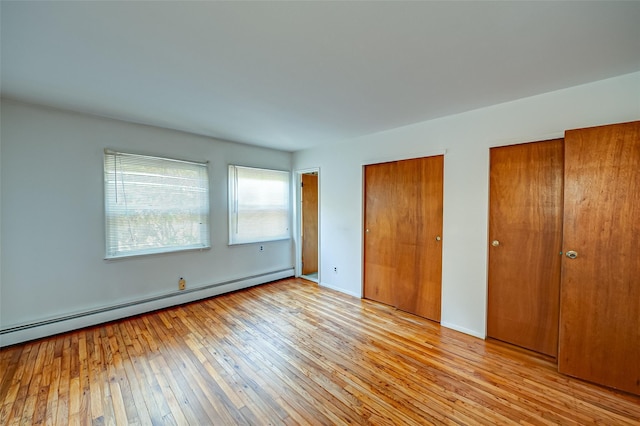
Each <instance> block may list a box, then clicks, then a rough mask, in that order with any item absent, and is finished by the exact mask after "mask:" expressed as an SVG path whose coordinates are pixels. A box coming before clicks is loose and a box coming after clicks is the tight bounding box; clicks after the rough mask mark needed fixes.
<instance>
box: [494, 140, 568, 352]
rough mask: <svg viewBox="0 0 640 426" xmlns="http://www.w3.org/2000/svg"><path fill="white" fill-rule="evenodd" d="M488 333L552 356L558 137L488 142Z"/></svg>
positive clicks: (558, 240) (558, 232)
mask: <svg viewBox="0 0 640 426" xmlns="http://www.w3.org/2000/svg"><path fill="white" fill-rule="evenodd" d="M490 159H491V165H490V176H489V243H490V245H489V284H488V285H489V292H488V309H487V335H488V336H489V337H492V338H495V339H499V340H502V341H505V342H508V343H512V344H515V345H518V346H521V347H524V348H527V349H531V350H534V351H537V352H541V353H543V354H547V355H551V356H553V357H555V356H556V355H557V347H558V313H559V297H560V264H561V260H562V256H561V254H560V251H561V250H562V185H563V140H562V139H556V140H551V141H544V142H535V143H527V144H522V145H512V146H505V147H498V148H492V149H491V151H490Z"/></svg>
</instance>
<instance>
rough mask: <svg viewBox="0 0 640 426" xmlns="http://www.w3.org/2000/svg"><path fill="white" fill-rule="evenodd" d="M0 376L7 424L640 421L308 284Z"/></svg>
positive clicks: (549, 369)
mask: <svg viewBox="0 0 640 426" xmlns="http://www.w3.org/2000/svg"><path fill="white" fill-rule="evenodd" d="M612 368H615V366H612ZM0 369H1V370H0V371H1V374H2V378H1V381H0V424H2V425H15V424H52V425H53V424H55V425H66V424H92V425H112V424H115V425H138V424H139V425H149V424H152V425H171V424H177V425H187V424H190V425H235V424H240V425H268V424H272V425H280V424H296V425H297V424H310V425H343V424H380V425H422V424H462V425H488V424H532V425H555V424H563V425H565V424H566V425H570V424H579V425H584V424H608V425H638V424H640V397H636V396H633V395H629V394H625V393H620V392H616V391H613V390H610V389H605V388H603V387H600V386H596V385H593V384H589V383H585V382H582V381H580V380H576V379H573V378H570V377H567V376H563V375H561V374H559V373H557V372H556V366H555V364H553V363H552V362H551V361H550V360H549V359H546V358H544V357H542V356H538V355H535V354H532V353H529V352H526V351H523V350H519V349H517V348H513V347H510V346H508V345H504V344H500V343H497V342H492V341H482V340H480V339H476V338H473V337H470V336H467V335H464V334H461V333H458V332H455V331H452V330H449V329H446V328H442V327H440V326H439V325H438V324H436V323H433V322H430V321H428V320H424V319H422V318H419V317H416V316H413V315H410V314H406V313H403V312H400V311H396V310H395V309H393V308H390V307H388V306H385V305H381V304H378V303H375V302H369V301H366V300H359V299H357V298H353V297H349V296H346V295H343V294H341V293H338V292H335V291H331V290H327V289H323V288H319V287H318V286H317V285H316V284H314V283H311V282H309V281H304V280H300V279H288V280H283V281H279V282H275V283H270V284H266V285H262V286H258V287H254V288H251V289H247V290H243V291H239V292H236V293H232V294H226V295H222V296H218V297H215V298H211V299H207V300H204V301H200V302H196V303H191V304H188V305H183V306H179V307H175V308H170V309H166V310H162V311H157V312H153V313H150V314H145V315H140V316H136V317H131V318H127V319H124V320H121V321H117V322H113V323H108V324H103V325H100V326H95V327H91V328H87V329H83V330H78V331H74V332H70V333H66V334H62V335H58V336H53V337H51V338H46V339H41V340H37V341H33V342H28V343H25V344H20V345H15V346H11V347H8V348H3V349H2V350H0Z"/></svg>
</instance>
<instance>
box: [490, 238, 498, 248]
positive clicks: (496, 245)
mask: <svg viewBox="0 0 640 426" xmlns="http://www.w3.org/2000/svg"><path fill="white" fill-rule="evenodd" d="M491 245H492V246H494V247H498V246H499V245H500V241H498V240H493V241H492V242H491Z"/></svg>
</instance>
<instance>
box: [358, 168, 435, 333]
mask: <svg viewBox="0 0 640 426" xmlns="http://www.w3.org/2000/svg"><path fill="white" fill-rule="evenodd" d="M443 162H444V159H443V156H436V157H427V158H417V159H412V160H404V161H398V162H391V163H383V164H374V165H369V166H366V167H365V172H364V174H365V237H364V253H365V254H364V297H365V298H367V299H372V300H376V301H378V302H382V303H386V304H388V305H392V306H396V307H397V308H398V309H402V310H405V311H407V312H411V313H414V314H417V315H420V316H423V317H426V318H429V319H431V320H434V321H440V303H441V281H442V245H441V241H440V236H441V235H442V182H443Z"/></svg>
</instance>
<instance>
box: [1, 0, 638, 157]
mask: <svg viewBox="0 0 640 426" xmlns="http://www.w3.org/2000/svg"><path fill="white" fill-rule="evenodd" d="M0 13H1V20H2V21H1V41H2V46H1V47H2V69H1V71H2V74H1V90H2V95H3V96H5V97H8V98H14V99H21V100H25V101H28V102H35V103H40V104H45V105H53V106H59V107H62V108H68V109H72V110H78V111H84V112H88V113H92V114H98V115H102V116H107V117H113V118H119V119H124V120H128V121H133V122H138V123H146V124H152V125H156V126H161V127H168V128H173V129H178V130H185V131H189V132H193V133H198V134H203V135H209V136H213V137H216V138H221V139H226V140H231V141H237V142H243V143H249V144H254V145H262V146H268V147H272V148H278V149H283V150H287V151H296V150H299V149H304V148H307V147H311V146H314V145H318V144H322V143H332V142H336V141H340V140H343V139H347V138H351V137H356V136H361V135H365V134H370V133H375V132H378V131H382V130H386V129H390V128H394V127H398V126H402V125H405V124H410V123H415V122H419V121H424V120H429V119H433V118H436V117H441V116H445V115H450V114H454V113H458V112H463V111H468V110H471V109H475V108H479V107H483V106H487V105H493V104H496V103H500V102H504V101H509V100H514V99H519V98H523V97H526V96H530V95H535V94H540V93H544V92H549V91H553V90H557V89H561V88H565V87H570V86H575V85H579V84H583V83H587V82H591V81H596V80H600V79H604V78H608V77H613V76H618V75H622V74H627V73H631V72H635V71H638V70H640V2H616V1H607V2H400V1H392V2H363V1H357V2H267V1H261V2H179V1H174V2H52V1H48V2H9V1H4V0H3V1H2V4H1V10H0Z"/></svg>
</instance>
